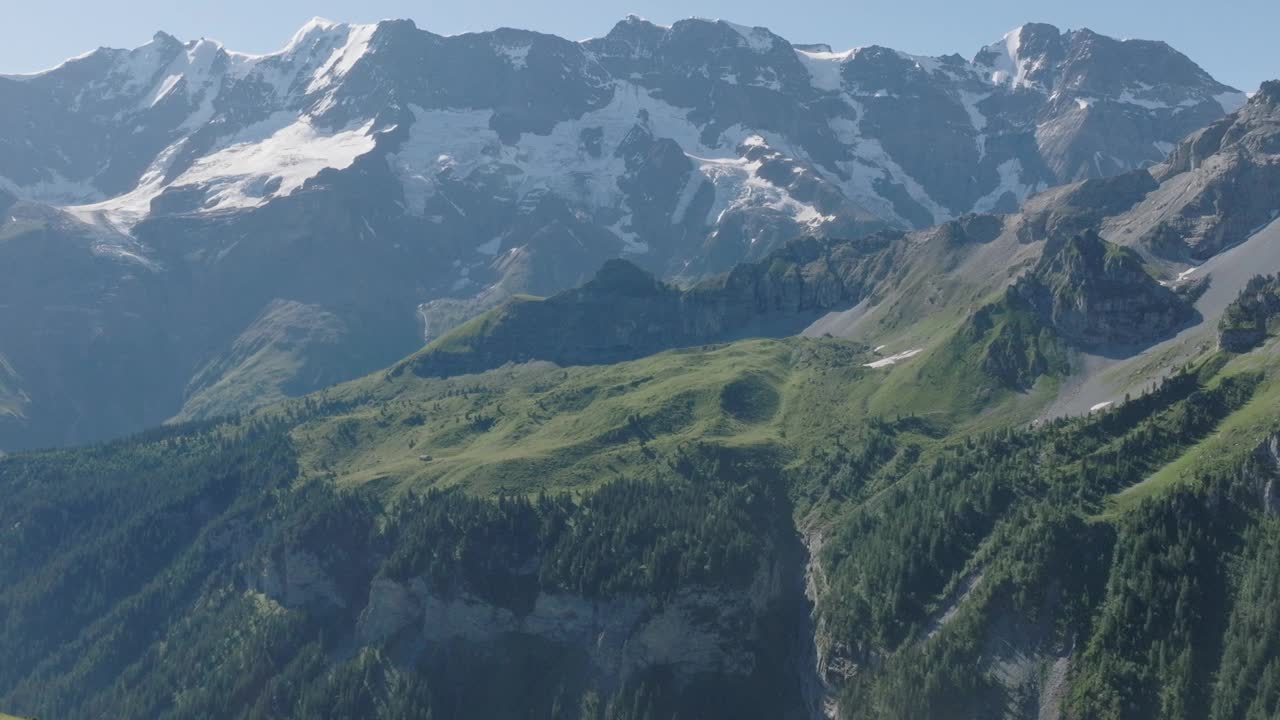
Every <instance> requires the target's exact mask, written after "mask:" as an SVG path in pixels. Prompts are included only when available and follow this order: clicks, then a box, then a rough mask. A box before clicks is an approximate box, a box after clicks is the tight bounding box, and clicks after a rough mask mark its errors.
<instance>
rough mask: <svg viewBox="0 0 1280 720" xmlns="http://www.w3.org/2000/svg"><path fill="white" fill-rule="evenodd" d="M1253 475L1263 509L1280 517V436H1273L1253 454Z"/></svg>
mask: <svg viewBox="0 0 1280 720" xmlns="http://www.w3.org/2000/svg"><path fill="white" fill-rule="evenodd" d="M1253 474H1254V476H1255V478H1256V480H1257V481H1258V485H1259V488H1258V490H1259V493H1258V494H1259V499H1260V500H1261V502H1262V509H1263V510H1264V511H1266V512H1267V514H1269V515H1280V435H1272V436H1271V437H1269V438H1267V439H1266V440H1265V441H1263V442H1262V444H1260V445H1258V447H1257V449H1256V450H1254V452H1253Z"/></svg>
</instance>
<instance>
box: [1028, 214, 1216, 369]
mask: <svg viewBox="0 0 1280 720" xmlns="http://www.w3.org/2000/svg"><path fill="white" fill-rule="evenodd" d="M1013 292H1014V293H1016V294H1017V295H1018V296H1020V297H1021V298H1022V299H1024V300H1025V301H1026V302H1027V303H1029V304H1030V306H1031V307H1032V308H1034V309H1035V311H1036V312H1037V313H1039V315H1040V316H1041V318H1042V320H1043V321H1044V322H1045V323H1047V324H1048V325H1050V326H1051V327H1053V328H1054V329H1055V330H1056V331H1057V332H1058V334H1059V335H1060V336H1062V337H1063V338H1064V339H1066V340H1067V341H1068V342H1070V343H1072V344H1074V345H1076V346H1079V347H1084V348H1091V349H1108V348H1111V347H1115V346H1121V347H1133V346H1140V345H1143V344H1147V343H1150V342H1152V341H1154V340H1156V339H1159V338H1161V337H1164V336H1166V335H1169V334H1171V333H1172V332H1173V331H1174V330H1175V329H1176V328H1177V327H1178V326H1179V325H1181V324H1183V323H1185V322H1186V321H1188V320H1189V319H1191V317H1192V314H1193V312H1194V311H1193V310H1192V308H1191V306H1190V304H1189V303H1188V302H1187V301H1186V300H1185V299H1184V298H1182V297H1180V296H1179V295H1178V294H1177V293H1175V292H1174V291H1172V290H1170V289H1168V288H1166V287H1164V286H1162V285H1160V284H1159V283H1158V282H1156V280H1155V278H1153V277H1151V276H1150V275H1149V274H1148V273H1147V272H1146V270H1144V269H1143V267H1142V262H1141V260H1140V259H1139V257H1138V255H1137V253H1136V252H1134V251H1132V250H1128V249H1125V248H1121V247H1119V246H1116V245H1112V244H1110V243H1108V242H1106V241H1104V240H1102V239H1101V238H1100V237H1099V236H1098V235H1097V233H1096V232H1093V231H1088V232H1084V233H1081V234H1079V235H1075V236H1072V237H1070V238H1067V239H1058V238H1054V239H1051V240H1050V241H1049V243H1048V245H1047V246H1046V247H1045V251H1044V255H1043V256H1042V257H1041V259H1040V262H1039V265H1038V266H1037V268H1036V269H1035V271H1034V272H1032V273H1030V274H1028V275H1027V276H1025V277H1023V278H1022V279H1021V280H1019V282H1018V283H1017V284H1016V285H1015V286H1014V287H1013Z"/></svg>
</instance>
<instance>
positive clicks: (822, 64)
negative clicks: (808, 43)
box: [796, 48, 858, 91]
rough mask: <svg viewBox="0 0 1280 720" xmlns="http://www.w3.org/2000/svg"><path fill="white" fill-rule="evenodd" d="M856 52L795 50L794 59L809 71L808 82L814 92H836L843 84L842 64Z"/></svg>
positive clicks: (853, 50) (855, 50)
mask: <svg viewBox="0 0 1280 720" xmlns="http://www.w3.org/2000/svg"><path fill="white" fill-rule="evenodd" d="M857 52H858V50H857V48H854V49H852V50H846V51H844V52H823V51H814V52H811V51H808V50H796V57H798V58H800V64H802V65H804V67H805V70H807V71H809V82H810V84H811V85H812V86H813V88H814V89H815V90H827V91H838V90H840V88H841V87H842V86H843V83H844V80H843V77H842V76H841V73H842V72H843V70H844V64H845V63H846V62H848V61H849V58H851V57H853V56H854V55H855V54H857Z"/></svg>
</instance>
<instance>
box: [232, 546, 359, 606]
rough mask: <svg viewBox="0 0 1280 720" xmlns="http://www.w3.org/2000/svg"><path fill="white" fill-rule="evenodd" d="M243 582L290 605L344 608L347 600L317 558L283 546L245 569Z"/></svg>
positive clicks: (303, 551)
mask: <svg viewBox="0 0 1280 720" xmlns="http://www.w3.org/2000/svg"><path fill="white" fill-rule="evenodd" d="M244 581H245V585H246V586H247V587H248V588H249V590H251V591H254V592H260V593H262V594H263V595H266V596H267V597H269V598H271V599H272V600H275V601H276V602H278V603H280V604H281V605H283V606H285V607H289V608H312V609H317V608H321V609H323V608H345V607H346V606H347V601H346V599H344V598H343V597H342V595H341V594H340V593H339V591H338V587H337V584H336V583H335V581H334V579H333V578H332V577H331V576H330V574H329V572H328V571H327V570H326V569H325V567H324V564H323V563H322V562H321V561H320V558H318V557H316V556H315V555H314V554H313V553H311V552H309V551H306V550H282V551H280V552H277V553H275V554H273V555H272V556H270V557H269V558H267V559H265V560H264V561H263V562H262V563H261V564H260V565H259V566H257V567H256V568H255V569H253V570H251V571H249V572H248V573H246V575H245V578H244Z"/></svg>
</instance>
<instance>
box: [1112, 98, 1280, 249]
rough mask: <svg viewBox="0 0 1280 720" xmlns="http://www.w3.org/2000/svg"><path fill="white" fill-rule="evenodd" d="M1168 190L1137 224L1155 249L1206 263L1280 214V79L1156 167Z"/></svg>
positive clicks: (1138, 213)
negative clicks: (1202, 260) (1238, 110)
mask: <svg viewBox="0 0 1280 720" xmlns="http://www.w3.org/2000/svg"><path fill="white" fill-rule="evenodd" d="M1152 173H1153V175H1154V176H1155V178H1156V180H1158V181H1160V183H1161V189H1160V190H1159V191H1157V192H1153V193H1152V194H1151V196H1150V197H1149V198H1148V199H1147V200H1146V201H1145V202H1144V203H1143V204H1142V205H1140V206H1139V207H1138V208H1135V212H1134V218H1133V220H1131V221H1130V223H1129V224H1130V226H1132V227H1131V229H1132V228H1133V227H1137V228H1141V230H1140V237H1141V240H1142V242H1144V243H1146V244H1147V245H1148V246H1150V247H1151V248H1152V249H1153V250H1155V251H1157V252H1159V253H1162V254H1164V255H1167V256H1170V257H1173V258H1177V259H1181V258H1185V257H1189V258H1193V259H1204V258H1208V257H1211V256H1213V255H1214V254H1216V253H1218V252H1221V251H1222V250H1223V249H1225V248H1228V247H1231V246H1233V245H1235V244H1237V243H1240V242H1242V241H1244V240H1245V239H1247V238H1248V237H1249V236H1250V235H1252V234H1253V233H1254V232H1257V230H1259V229H1260V228H1261V227H1262V226H1264V225H1266V224H1267V223H1270V222H1271V221H1273V220H1275V219H1276V217H1277V215H1278V213H1280V191H1278V190H1277V188H1280V82H1277V81H1272V82H1268V83H1264V84H1263V86H1262V89H1261V90H1259V91H1258V93H1257V94H1256V95H1254V96H1253V98H1251V99H1250V100H1249V103H1248V104H1247V105H1246V106H1245V107H1244V108H1243V109H1242V110H1241V111H1240V112H1238V113H1236V114H1234V115H1231V116H1228V117H1226V118H1224V119H1222V120H1219V121H1217V122H1215V123H1214V124H1212V125H1210V126H1209V127H1207V128H1205V129H1203V130H1201V131H1199V132H1197V133H1195V134H1193V135H1191V136H1190V137H1189V138H1187V139H1186V140H1184V141H1183V142H1182V143H1181V144H1180V145H1179V146H1178V147H1177V148H1176V149H1175V150H1174V151H1173V153H1172V154H1171V155H1170V156H1169V159H1168V161H1167V162H1166V163H1164V164H1163V165H1160V166H1157V167H1155V168H1153V170H1152Z"/></svg>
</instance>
